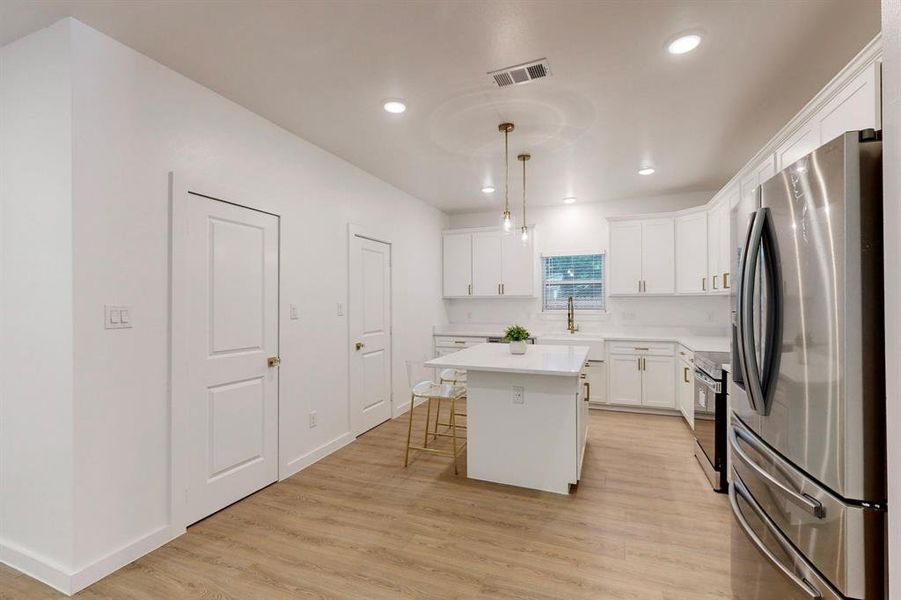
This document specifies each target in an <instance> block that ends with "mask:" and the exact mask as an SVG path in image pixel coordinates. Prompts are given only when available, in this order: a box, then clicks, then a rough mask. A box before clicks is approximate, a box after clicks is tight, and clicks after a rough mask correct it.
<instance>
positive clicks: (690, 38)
mask: <svg viewBox="0 0 901 600" xmlns="http://www.w3.org/2000/svg"><path fill="white" fill-rule="evenodd" d="M700 45H701V36H700V34H697V33H688V34H683V35H680V36H679V37H677V38H675V39H673V40H671V41H670V43H669V44H667V45H666V49H667V51H668V52H669V53H670V54H685V53H686V52H691V51H692V50H694V49H695V48H697V47H698V46H700Z"/></svg>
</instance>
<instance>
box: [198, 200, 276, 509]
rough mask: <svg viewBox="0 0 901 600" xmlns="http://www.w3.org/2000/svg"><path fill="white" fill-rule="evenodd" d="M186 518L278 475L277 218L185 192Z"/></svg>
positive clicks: (219, 505) (221, 505)
mask: <svg viewBox="0 0 901 600" xmlns="http://www.w3.org/2000/svg"><path fill="white" fill-rule="evenodd" d="M187 215H188V223H187V238H186V250H187V252H186V261H187V263H188V264H187V275H188V277H187V282H186V283H187V287H186V289H185V293H186V295H187V298H186V299H185V305H186V307H187V315H188V319H187V323H188V325H187V327H188V331H187V341H186V344H187V353H188V359H187V362H188V364H187V367H186V370H187V375H186V383H187V386H188V389H187V390H186V391H187V397H186V398H185V402H186V404H187V414H188V417H187V419H188V424H187V433H188V435H187V436H186V437H187V439H188V440H189V446H188V461H187V462H188V481H187V488H188V489H187V506H186V509H187V516H188V522H189V523H194V522H196V521H198V520H200V519H202V518H204V517H206V516H207V515H210V514H212V513H214V512H216V511H217V510H219V509H221V508H224V507H225V506H228V505H229V504H231V503H233V502H235V501H237V500H240V499H241V498H243V497H244V496H247V495H248V494H251V493H253V492H255V491H257V490H259V489H260V488H262V487H264V486H266V485H268V484H270V483H272V482H274V481H276V479H278V366H277V365H278V363H277V361H273V366H271V367H270V366H269V363H268V359H269V357H277V356H278V261H279V256H278V244H279V241H278V236H279V221H278V217H276V216H273V215H270V214H266V213H262V212H259V211H255V210H251V209H248V208H243V207H239V206H235V205H233V204H227V203H225V202H219V201H217V200H212V199H210V198H206V197H203V196H196V195H194V194H189V195H188V207H187Z"/></svg>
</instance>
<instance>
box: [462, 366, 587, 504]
mask: <svg viewBox="0 0 901 600" xmlns="http://www.w3.org/2000/svg"><path fill="white" fill-rule="evenodd" d="M579 384H580V380H579V375H578V374H574V375H572V376H560V375H524V374H514V373H498V372H488V371H469V372H468V374H467V389H468V392H467V402H466V412H467V415H468V418H467V451H466V454H467V473H468V476H469V477H471V478H473V479H480V480H483V481H493V482H496V483H505V484H508V485H515V486H520V487H526V488H531V489H537V490H544V491H548V492H555V493H558V494H568V493H569V484H571V483H576V481H577V480H578V462H579V450H578V437H579V436H578V430H577V427H578V414H577V411H578V409H579ZM514 386H521V387H522V388H523V402H522V404H516V403H514V398H513V396H514V389H513V388H514Z"/></svg>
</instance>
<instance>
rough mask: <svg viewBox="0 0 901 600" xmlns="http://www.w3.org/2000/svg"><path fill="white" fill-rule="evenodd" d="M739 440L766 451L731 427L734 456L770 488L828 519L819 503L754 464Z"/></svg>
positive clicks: (744, 433)
mask: <svg viewBox="0 0 901 600" xmlns="http://www.w3.org/2000/svg"><path fill="white" fill-rule="evenodd" d="M738 438H741V439H742V441H744V442H745V443H746V444H748V445H749V446H751V447H752V448H754V450H756V451H757V452H760V453H762V454H766V450H765V449H763V448H761V447H760V445H759V444H758V443H757V442H756V441H755V440H753V439H752V438H751V436H750V434H748V433H747V432H745V431H742V430H740V429H738V428H737V427H735V426H733V427H730V428H729V445H730V446H732V452H733V454H735V456H737V457H738V458H739V459H741V462H743V463H744V464H745V465H746V466H747V467H748V468H749V469H751V470H752V471H754V473H755V474H756V475H757V476H758V477H760V478H761V479H763V480H764V481H766V482H767V483H768V484H769V485H770V486H772V487H774V488H776V490H778V491H779V492H780V493H781V494H782V495H783V496H784V497H785V498H786V499H787V500H789V501H790V502H791V503H793V504H796V505H797V506H799V507H800V508H802V509H804V510H805V511H806V512H808V513H810V514H811V515H813V516H814V517H816V518H817V519H824V518H826V508H825V507H824V506H823V505H822V504H821V503H820V502H819V501H817V500H815V499H813V498H811V497H810V496H808V495H806V494H804V493H801V492H797V491H795V490H793V489H791V488H790V487H788V486H787V485H785V484H784V483H782V482H781V481H779V480H778V479H776V478H775V477H773V476H772V475H771V474H770V473H768V472H767V471H766V469H764V468H763V467H761V466H760V465H758V464H757V463H756V462H754V460H753V459H752V458H751V457H750V456H748V455H747V454H746V453H745V451H744V450H743V449H742V447H741V444H739V442H738Z"/></svg>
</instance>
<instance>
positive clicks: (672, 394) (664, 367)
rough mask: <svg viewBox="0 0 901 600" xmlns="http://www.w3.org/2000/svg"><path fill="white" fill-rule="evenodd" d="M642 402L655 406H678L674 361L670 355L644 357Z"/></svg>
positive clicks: (645, 404) (644, 404)
mask: <svg viewBox="0 0 901 600" xmlns="http://www.w3.org/2000/svg"><path fill="white" fill-rule="evenodd" d="M643 367H644V368H643V370H642V372H641V403H642V405H643V406H650V407H653V408H676V381H675V378H674V377H673V369H675V365H674V361H673V359H672V357H669V356H645V357H643Z"/></svg>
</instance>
